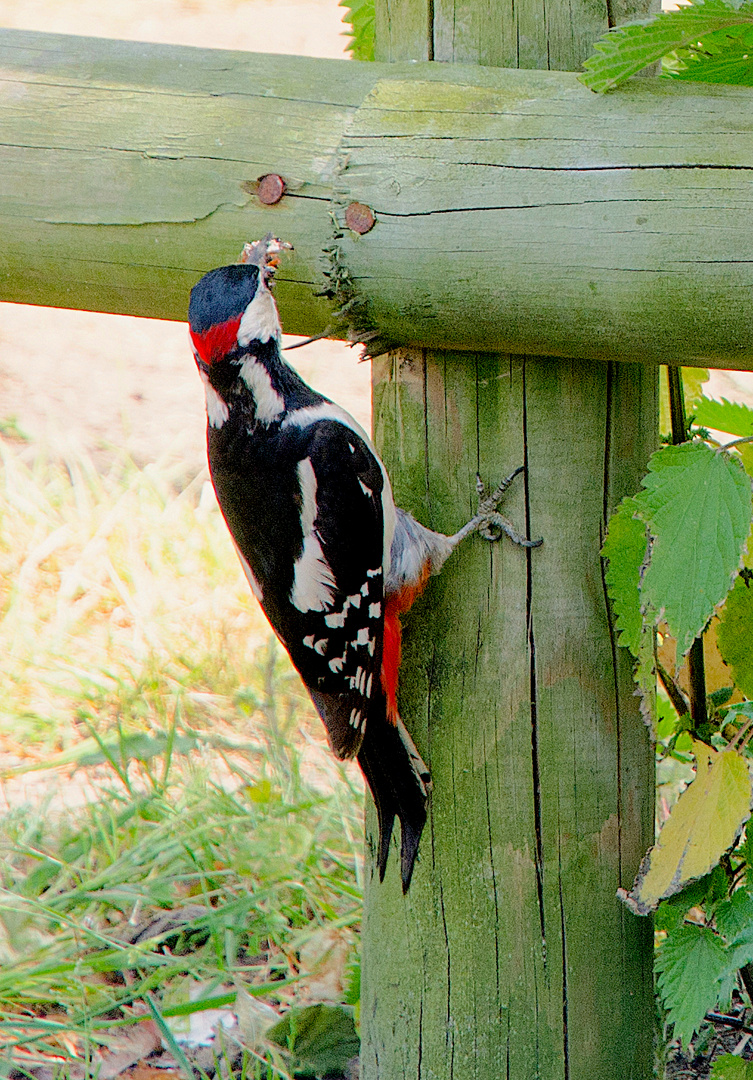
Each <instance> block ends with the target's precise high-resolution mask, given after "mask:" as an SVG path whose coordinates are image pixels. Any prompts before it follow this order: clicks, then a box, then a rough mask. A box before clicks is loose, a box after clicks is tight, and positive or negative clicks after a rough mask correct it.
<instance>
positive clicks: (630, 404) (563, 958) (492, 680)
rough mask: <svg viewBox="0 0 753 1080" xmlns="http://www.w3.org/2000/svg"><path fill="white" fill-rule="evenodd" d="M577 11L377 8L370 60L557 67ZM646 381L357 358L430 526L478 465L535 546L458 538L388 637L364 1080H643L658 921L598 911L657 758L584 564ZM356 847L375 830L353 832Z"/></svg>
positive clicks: (401, 3)
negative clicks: (411, 810) (393, 823)
mask: <svg viewBox="0 0 753 1080" xmlns="http://www.w3.org/2000/svg"><path fill="white" fill-rule="evenodd" d="M606 25H607V11H606V9H605V10H604V11H597V10H596V9H594V7H593V5H591V6H589V5H587V4H585V3H584V4H583V5H581V6H580V7H579V6H578V5H577V4H572V3H568V4H555V5H550V4H547V5H546V6H545V5H544V4H543V2H542V0H529V2H526V0H521V2H519V3H517V4H515V5H510V4H507V3H505V4H503V3H502V2H501V0H488V2H482V0H377V35H378V39H377V55H378V58H379V59H383V60H384V59H392V60H398V59H400V60H405V59H437V60H444V61H457V60H464V61H466V62H468V61H471V62H473V61H476V62H484V63H492V64H507V65H508V66H518V64H520V66H531V67H545V66H551V67H558V68H575V67H577V66H578V65H579V64H580V62H581V60H582V59H583V57H584V55H586V54H587V51H588V48H589V46H590V44H591V42H592V41H593V39H594V38H595V37H596V36H597V35H598V33H600V32H601V31H602V30H603V29H604V28H605V27H606ZM657 415H658V408H657V375H656V371H655V370H651V369H650V368H649V367H647V366H638V365H627V364H625V365H623V364H602V363H595V362H588V361H578V360H572V361H570V360H566V361H563V360H558V359H552V358H545V357H522V356H500V355H496V354H473V353H451V352H429V351H427V350H412V351H401V352H396V353H393V354H390V355H388V356H384V357H381V358H379V359H378V360H377V361H375V363H374V418H375V433H376V439H377V443H378V445H379V447H380V449H381V451H382V453H383V454H384V457H385V461H386V464H387V467H388V469H389V470H390V473H391V476H392V479H393V485H394V488H395V495H396V499H397V501H398V502H399V503H400V504H401V505H403V506H405V507H406V508H407V509H410V510H411V511H412V512H413V513H415V514H416V516H417V517H419V519H420V520H421V521H423V522H425V523H426V524H428V525H431V526H433V527H435V528H439V529H442V530H444V531H451V530H453V529H455V528H457V527H458V526H459V525H461V524H462V523H463V521H465V520H466V519H467V517H469V516H470V515H471V514H472V513H473V510H474V505H475V490H474V477H475V473H476V471H477V469H478V470H479V471H480V472H481V474H482V476H483V477H484V479H485V480H486V481H487V483H496V481H498V480H499V479H500V478H501V477H502V476H503V475H505V474H506V473H507V472H509V471H510V470H511V469H512V468H514V467H515V466H517V465H519V464H525V465H526V474H525V477H524V478H521V479H520V480H518V481H516V484H515V486H514V487H513V488H512V489H511V491H510V493H509V499H508V502H507V506H506V512H507V513H508V514H509V516H510V517H511V518H512V520H513V521H514V522H515V523H516V524H517V525H518V526H519V527H523V528H525V529H527V530H528V535H530V536H543V537H544V540H545V543H544V546H543V547H542V548H539V549H538V550H534V551H531V552H525V551H523V550H521V549H519V548H515V547H513V546H512V544H510V543H508V542H507V541H504V542H502V543H500V544H497V545H495V546H489V545H487V544H486V543H485V542H484V541H482V540H480V539H474V540H471V541H469V542H468V543H467V544H466V545H464V547H463V548H462V549H461V550H460V551H459V552H458V553H457V554H456V555H455V556H453V559H452V560H451V562H450V563H449V564H448V565H447V567H446V568H445V570H444V571H443V574H442V576H441V577H440V578H437V579H435V580H433V581H432V582H431V584H430V586H429V588H428V589H427V592H426V594H425V595H424V597H423V598H422V599H421V600H420V601H419V602H418V603H417V604H416V605H415V606H414V609H413V610H412V612H411V614H410V616H409V617H408V618H407V619H406V622H405V647H404V661H403V668H402V683H401V699H400V704H401V712H402V714H403V717H404V719H405V721H406V723H407V725H408V727H409V728H410V729H411V731H412V732H413V735H414V738H415V740H416V743H417V745H418V747H419V749H420V751H421V753H422V755H423V756H424V757H425V759H426V761H427V763H428V764H429V765H430V767H431V770H432V774H433V779H434V792H433V795H432V800H431V808H430V810H431V814H430V820H429V823H428V825H427V828H426V831H425V833H424V837H423V841H422V845H421V861H420V864H419V865H418V867H417V870H416V873H415V876H414V879H413V885H412V887H411V890H410V893H409V895H408V896H407V897H406V898H403V896H402V895H401V892H400V888H399V883H398V875H397V870H396V868H397V865H398V860H397V857H395V858H393V859H392V860H391V862H390V867H389V870H388V876H387V879H386V881H385V883H384V884H383V885H380V884H379V882H378V881H376V880H372V881H371V882H370V883H369V885H368V889H367V897H366V915H365V924H364V934H363V962H364V978H363V997H362V1009H361V1016H362V1036H363V1047H362V1076H363V1077H364V1080H408V1078H410V1080H429V1078H431V1080H451V1078H456V1080H499V1078H506V1080H534V1078H541V1080H648V1077H649V1076H651V1075H653V1073H652V1065H653V1032H654V1022H653V1015H654V1014H653V984H652V947H653V940H652V937H653V935H652V927H651V924H650V921H649V920H645V919H644V920H639V919H637V918H636V917H635V916H633V915H631V914H630V913H628V912H627V911H626V910H625V909H624V907H622V905H621V904H620V903H619V902H618V901H617V899H616V897H615V893H616V890H617V888H618V887H619V886H620V885H624V886H629V885H630V884H631V883H632V880H633V877H634V874H635V872H636V870H637V867H638V863H639V860H640V857H641V855H642V854H643V852H644V851H645V850H646V849H647V848H648V846H649V845H650V843H651V842H652V839H653V752H652V749H651V746H650V742H649V738H648V732H647V730H646V728H645V726H644V724H643V722H642V719H641V716H640V712H639V708H638V702H637V699H636V698H635V697H634V695H633V685H632V680H631V674H630V667H629V661H628V659H627V657H626V656H625V654H624V652H623V651H622V650H618V649H617V648H616V645H615V641H614V633H613V630H612V625H611V621H610V616H609V608H608V604H607V600H606V593H605V588H604V580H603V572H602V571H603V568H602V565H601V561H600V558H599V549H600V545H601V542H602V539H603V535H604V527H605V522H606V520H607V517H608V515H609V513H610V512H611V510H612V509H613V508H614V506H615V505H616V504H617V503H618V502H619V500H620V499H621V497H622V496H623V495H624V494H627V493H630V492H632V491H634V490H635V489H636V487H637V485H638V482H639V480H640V477H641V475H642V474H643V472H644V470H645V463H646V460H647V458H648V456H649V454H650V452H651V451H652V450H653V449H654V448H655V446H656V418H657ZM368 825H369V828H370V829H371V831H372V833H373V831H374V827H375V823H374V821H373V820H370V822H369V823H368Z"/></svg>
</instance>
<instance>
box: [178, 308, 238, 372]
mask: <svg viewBox="0 0 753 1080" xmlns="http://www.w3.org/2000/svg"><path fill="white" fill-rule="evenodd" d="M240 324H241V317H240V315H239V316H238V318H237V319H228V321H227V322H224V323H220V324H219V326H211V327H210V328H209V330H207V332H206V333H205V334H195V333H194V332H193V330H191V331H190V334H191V341H192V342H193V344H194V348H195V349H196V352H197V353H198V354H199V356H200V357H201V359H202V360H203V361H204V363H205V364H212V363H214V361H215V360H221V359H222V357H223V356H225V354H226V353H229V352H230V350H231V349H233V348H235V346H236V345H237V344H238V327H239V326H240Z"/></svg>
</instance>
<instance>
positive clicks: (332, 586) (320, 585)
mask: <svg viewBox="0 0 753 1080" xmlns="http://www.w3.org/2000/svg"><path fill="white" fill-rule="evenodd" d="M298 483H299V484H300V488H301V531H302V532H303V551H302V552H301V554H300V555H299V557H298V559H297V560H296V563H295V567H294V568H293V588H292V589H291V592H290V602H291V604H292V605H293V607H297V608H298V610H299V611H326V610H327V609H328V608H330V607H331V605H332V600H333V598H334V596H335V592H336V591H337V584H336V582H335V578H334V575H333V573H332V570H331V568H330V565H329V563H328V562H327V560H326V559H325V557H324V552H323V551H322V545H321V544H320V542H319V537H318V536H317V535H316V530H315V528H314V523H315V522H316V515H317V505H316V473H315V472H314V466H313V465H312V464H311V458H303V460H302V461H299V462H298Z"/></svg>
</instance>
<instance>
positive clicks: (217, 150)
mask: <svg viewBox="0 0 753 1080" xmlns="http://www.w3.org/2000/svg"><path fill="white" fill-rule="evenodd" d="M609 6H610V17H611V14H612V10H611V9H612V8H620V6H621V5H620V4H619V3H618V4H617V5H613V4H610V5H609ZM626 6H631V0H627V5H626ZM633 6H634V5H633ZM597 8H598V5H593V4H591V3H586V4H584V5H583V11H587V12H590V13H591V14H592V15H593V19H594V20H595V22H599V21H601V22H603V21H604V20H603V19H602V13H601V12H599V11H597ZM471 9H474V10H475V11H476V14H478V15H479V20H480V19H481V14H479V13H485V14H484V15H483V17H484V18H488V19H492V16H494V19H496V17H497V14H499V13H500V12H503V11H504V12H507V13H508V14H509V13H510V12H511V11H512V12H513V14H514V17H515V18H516V19H521V20H523V23H525V25H524V26H523V30H522V31H521V32H520V33H517V34H516V33H512V34H508V35H507V37H506V38H505V39H504V42H503V44H504V45H505V47H506V46H507V45H508V44H510V43H512V44H515V43H520V42H523V41H528V42H531V41H534V43H535V41H536V40H539V39H537V38H536V33H537V32H538V31H540V29H541V26H544V25H545V26H546V27H547V34H548V32H549V31H548V28H549V27H555V29H557V28H559V29H560V31H561V33H562V37H563V40H565V39H566V43H569V45H572V46H573V48H574V50H575V53H577V54H578V56H579V57H580V59H582V56H583V51H584V49H586V50H587V49H588V48H590V44H591V43H592V42H593V40H594V37H595V33H594V32H593V27H590V28H589V27H588V26H587V27H586V28H585V29H583V28H578V27H577V26H575V28H574V30H573V32H572V33H570V30H571V29H573V27H571V23H572V24H575V23H576V22H577V18H578V7H577V4H576V3H575V2H574V0H569V2H568V3H565V4H560V5H559V6H558V5H557V3H547V5H546V15H547V18H546V19H544V18H543V15H542V12H543V10H544V8H543V5H542V7H541V11H539V9H538V8H536V6H535V4H533V3H529V4H527V3H526V2H525V0H516V4H515V5H510V4H509V3H496V0H489V2H486V0H485V2H484V3H483V4H482V3H480V2H479V3H476V4H474V2H473V0H454V3H453V2H451V0H434V2H432V3H427V4H425V3H423V0H421V2H420V3H419V2H415V3H414V2H413V0H408V2H404V3H402V4H401V3H399V2H398V0H389V2H381V3H378V4H377V21H378V23H379V20H381V26H382V30H381V31H380V34H381V35H382V39H383V40H384V41H388V42H389V49H387V48H385V47H383V54H384V55H385V56H386V57H387V58H389V59H397V60H408V59H411V58H419V57H420V56H431V57H432V58H435V59H443V60H444V59H446V60H457V59H460V58H463V57H462V55H461V53H462V49H463V48H465V47H466V44H467V42H466V43H465V44H464V39H463V34H464V29H463V27H464V25H470V23H471V22H472V20H471V19H470V18H469V17H466V18H465V24H464V22H463V15H465V16H468V13H469V12H470V11H471ZM482 9H483V12H482ZM385 12H386V13H387V14H389V15H390V18H391V17H392V15H395V19H394V20H393V21H392V22H390V21H389V20H387V22H386V23H385V18H386V16H385ZM427 12H431V14H432V17H433V15H434V14H438V16H441V18H439V20H438V21H437V22H436V23H435V24H433V26H432V29H431V49H429V48H428V46H427V45H426V42H425V41H424V39H425V38H426V37H427V30H428V29H429V23H430V20H429V18H428V16H427ZM573 12H575V14H573ZM390 13H391V14H390ZM396 13H397V14H396ZM448 13H449V14H448ZM455 14H457V15H458V18H457V19H456V18H455V17H454V16H455ZM450 15H452V18H450ZM618 15H619V12H618ZM398 16H399V17H398ZM401 18H402V19H403V21H402V22H401V21H400V19H401ZM479 25H480V23H479ZM508 29H509V27H508ZM518 29H520V27H519V28H518ZM378 30H379V25H378ZM597 32H600V31H597ZM378 36H379V35H378ZM495 40H496V39H494V38H493V37H491V36H490V35H486V38H485V39H484V49H492V51H493V48H494V41H495ZM489 42H491V43H492V44H491V45H489ZM416 43H418V44H416ZM540 44H541V42H540ZM569 45H568V47H569ZM425 46H426V47H425ZM550 46H551V48H550ZM563 48H564V46H563ZM416 49H418V52H417V51H415V50H416ZM422 49H423V50H424V51H421V50H422ZM553 49H554V46H553V45H552V43H551V42H550V40H549V38H547V41H546V42H544V43H543V44H542V47H541V48H540V49H539V54H540V55H538V54H537V56H535V57H534V58H533V60H534V61H535V63H534V65H533V66H539V67H541V66H545V65H546V63H547V61H549V60H550V59H551V58H552V57H553V58H554V62H557V56H558V54H557V53H556V51H552V50H553ZM534 51H535V50H534ZM565 52H566V50H565ZM387 54H388V55H387ZM500 55H506V54H504V52H503V51H501V52H500ZM562 55H564V54H559V56H560V61H559V66H561V67H574V66H577V64H578V63H579V62H580V59H578V57H574V56H573V55H569V54H568V55H566V56H565V60H564V61H562V60H561V57H562ZM490 62H491V63H500V62H503V61H502V60H500V58H499V56H491V54H490ZM507 62H512V61H510V60H508V61H507ZM554 62H553V65H554ZM751 130H753V100H752V99H751V94H750V91H749V90H748V89H746V88H732V87H708V86H702V85H700V84H696V85H695V86H693V85H682V86H679V85H664V84H658V83H656V82H652V81H651V80H645V81H641V80H635V81H633V83H631V84H630V86H629V87H628V88H627V89H625V90H620V91H619V92H617V93H614V94H611V95H608V96H605V97H596V96H595V95H593V94H591V93H590V92H589V91H587V90H586V89H585V88H584V87H583V86H582V85H580V84H579V83H578V81H577V79H576V76H575V75H574V74H572V73H569V72H566V71H542V70H535V71H534V70H505V69H501V68H491V67H488V68H485V67H478V66H473V65H465V64H460V63H452V64H451V65H445V64H436V63H424V62H417V63H406V62H396V63H374V64H356V63H351V62H342V61H325V60H310V59H304V58H294V57H285V56H262V55H249V54H241V53H231V52H221V51H207V50H197V49H186V48H178V47H166V46H153V45H141V44H133V43H125V42H115V41H105V40H87V39H80V38H67V37H61V36H53V35H44V34H31V33H25V32H18V31H0V172H1V174H2V183H0V230H1V231H2V238H3V239H2V244H0V299H3V300H10V301H16V302H20V303H36V304H49V305H57V306H61V307H79V308H89V309H92V310H101V311H115V312H121V313H124V314H134V315H146V316H152V317H156V318H172V319H184V318H185V312H186V303H187V296H188V291H189V289H190V287H191V286H192V285H193V284H194V282H195V281H196V279H197V278H198V277H199V275H200V274H201V273H202V272H203V271H205V270H206V269H208V268H210V267H212V266H218V265H221V264H223V263H227V262H229V261H231V260H232V259H234V258H235V257H236V255H237V253H238V251H239V249H240V246H241V243H242V242H243V241H244V240H249V239H255V238H257V237H260V236H263V235H264V234H265V233H267V232H268V231H272V232H274V233H275V234H277V235H278V236H280V237H282V238H283V239H285V240H287V241H289V242H291V243H293V244H294V245H295V249H296V250H295V254H294V257H293V258H292V259H291V260H290V261H289V262H286V264H285V265H284V266H283V267H282V268H281V272H280V275H279V278H278V284H277V297H278V303H279V306H280V311H281V316H282V322H283V325H284V326H285V328H286V330H288V331H290V332H294V333H301V334H304V335H313V334H316V333H318V332H321V331H323V330H324V329H325V328H328V327H329V328H330V333H331V334H332V336H338V335H346V334H348V333H350V334H352V335H354V336H356V337H366V336H368V337H371V335H374V334H376V335H377V336H376V337H372V338H371V341H370V347H371V349H372V351H373V352H374V354H376V353H377V352H378V351H381V350H386V349H387V347H388V346H390V345H391V344H395V345H396V346H399V347H398V348H395V349H394V350H393V351H391V352H386V351H385V352H383V354H382V355H381V356H379V357H378V358H377V359H376V360H375V363H374V372H375V387H374V428H375V439H376V442H377V445H378V447H379V449H380V451H381V453H382V454H383V456H384V458H385V461H386V464H387V466H388V469H389V471H390V474H391V477H392V480H393V486H394V489H395V492H396V496H397V501H398V502H399V503H400V504H401V505H403V506H405V508H406V509H409V510H411V511H412V512H413V513H415V514H416V516H417V517H419V518H420V519H421V520H422V521H423V522H424V523H425V524H427V525H430V526H433V527H435V528H441V529H443V530H444V531H448V532H449V531H451V530H452V529H454V528H457V527H458V526H459V525H460V524H462V522H463V521H464V520H466V519H467V517H469V516H470V515H471V514H472V513H473V504H474V496H475V490H474V489H475V485H474V476H475V473H476V471H477V470H479V471H481V472H482V474H483V476H484V479H485V480H486V481H487V482H495V481H497V480H499V479H500V477H501V476H503V475H505V474H506V473H509V471H510V470H511V469H512V468H513V467H514V466H517V465H519V464H525V466H526V471H525V477H524V480H523V481H522V482H521V483H520V485H518V486H514V488H513V489H511V492H510V499H509V513H510V516H511V518H512V519H513V520H514V521H515V522H516V523H518V522H519V523H523V522H525V525H526V528H527V530H528V533H529V535H532V536H533V535H535V536H539V535H543V536H544V540H545V543H544V546H543V547H542V548H540V549H538V550H537V551H535V552H530V551H528V552H523V551H521V550H520V549H513V548H512V545H507V546H504V545H496V546H494V547H489V546H488V545H484V543H483V542H481V541H477V542H474V543H469V544H468V545H466V546H465V547H464V548H463V549H461V550H460V551H459V552H458V554H457V555H456V556H453V560H452V561H451V562H450V563H449V564H448V566H447V568H446V569H445V571H444V572H443V574H442V576H441V577H440V578H439V579H437V580H436V581H433V582H431V583H430V585H429V587H428V589H427V592H426V594H425V595H424V597H423V598H422V599H421V600H419V601H418V603H417V604H416V605H415V607H414V609H413V611H412V612H411V614H410V616H409V618H408V619H407V620H406V634H405V639H404V640H405V649H404V664H403V674H402V675H401V680H402V681H401V697H400V707H401V712H402V713H403V716H404V719H405V721H406V724H407V725H408V726H409V728H410V729H411V731H412V733H413V734H414V737H415V739H416V742H417V744H418V746H419V748H420V750H421V752H422V755H423V756H424V757H425V758H426V760H427V762H428V764H429V765H430V767H431V770H432V774H433V778H434V791H433V794H432V799H431V804H430V820H429V823H428V824H427V828H426V830H425V833H424V837H423V840H422V846H421V859H420V861H419V863H418V865H417V869H416V873H415V876H414V881H413V885H412V887H411V890H410V892H409V894H408V896H407V897H403V895H402V892H401V890H400V887H399V883H398V879H397V874H396V871H395V861H396V860H394V859H391V860H390V865H389V867H388V873H387V878H386V880H385V882H384V883H383V884H381V885H380V884H379V883H378V882H376V881H374V880H369V881H367V896H366V917H365V921H364V933H363V955H364V982H363V993H362V1009H361V1018H362V1035H363V1038H362V1076H363V1077H364V1080H459V1078H461V1077H462V1080H496V1078H497V1077H499V1078H502V1077H505V1078H506V1080H544V1078H545V1080H594V1078H595V1077H598V1078H599V1080H648V1076H649V1075H650V1074H651V1066H652V1058H653V1017H654V1011H653V998H652V966H651V957H652V928H651V924H650V921H649V920H645V919H644V920H639V919H637V918H636V917H635V916H633V915H632V914H630V913H629V912H627V911H626V909H625V908H624V907H623V906H621V905H620V904H619V903H618V902H617V900H616V899H615V893H616V889H617V887H618V885H622V886H624V885H628V886H629V885H630V884H631V882H632V877H633V875H634V873H635V870H636V869H637V866H638V863H639V860H640V857H641V855H642V854H643V853H644V852H645V850H646V848H647V847H648V845H649V843H650V842H651V838H652V836H653V805H652V785H653V756H652V750H651V747H650V745H649V742H648V737H647V733H646V730H645V727H644V725H643V722H642V719H641V717H640V715H639V710H638V707H637V704H636V700H635V698H634V696H633V684H632V678H631V671H630V662H629V658H628V657H627V656H626V655H625V652H624V650H620V649H618V648H617V647H616V643H615V632H614V627H613V624H612V621H611V614H610V611H609V605H608V602H607V598H606V592H605V584H604V578H603V567H602V565H601V562H600V559H599V551H600V548H601V543H602V540H603V536H604V530H605V528H606V521H607V519H608V516H609V513H610V512H611V510H612V509H613V508H614V507H615V506H616V505H617V503H619V501H620V499H621V498H622V497H623V496H624V495H626V494H631V493H632V492H634V491H635V490H636V488H637V486H638V484H639V482H640V478H641V475H642V474H643V471H644V469H645V462H646V460H647V459H648V456H649V454H650V453H651V451H652V450H653V449H654V447H655V445H656V428H655V418H656V416H657V413H658V409H657V380H656V365H657V364H659V363H667V362H669V363H682V364H685V365H692V364H695V365H702V366H718V367H727V368H743V369H750V368H753V320H751V319H750V316H749V311H748V303H749V299H750V296H751V288H752V287H753V260H751V259H750V255H749V236H750V235H751V232H752V231H753V230H752V229H751V226H753V214H752V212H751V211H752V198H751V191H750V183H749V179H750V173H751V171H753V140H750V139H746V138H745V137H744V136H745V134H749V133H750V132H751ZM324 292H329V293H330V294H331V296H330V298H326V297H325V296H323V295H322V293H324ZM336 308H339V309H340V311H341V315H340V316H339V318H337V319H335V317H334V314H333V312H334V309H336ZM333 319H334V323H333ZM624 361H633V363H625V362H624ZM371 824H372V825H373V822H371Z"/></svg>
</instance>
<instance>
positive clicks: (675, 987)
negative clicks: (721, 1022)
mask: <svg viewBox="0 0 753 1080" xmlns="http://www.w3.org/2000/svg"><path fill="white" fill-rule="evenodd" d="M726 966H727V955H726V949H725V948H724V944H723V942H722V940H721V938H719V937H718V936H717V935H716V934H715V933H714V932H713V931H712V930H708V929H706V928H705V927H701V926H680V927H678V928H677V929H676V930H673V931H672V932H671V933H670V934H669V935H668V936H667V939H666V941H665V942H664V944H663V945H662V946H661V948H660V949H659V951H658V952H657V955H656V970H657V972H658V979H657V983H658V986H659V993H660V994H661V997H662V1002H663V1004H664V1008H665V1009H666V1010H667V1013H668V1016H667V1019H668V1021H669V1023H671V1024H674V1034H675V1038H678V1039H680V1040H681V1042H682V1044H683V1046H685V1047H687V1046H688V1044H689V1042H690V1040H691V1039H692V1038H693V1035H694V1034H695V1032H696V1031H697V1030H698V1028H699V1027H700V1026H701V1023H702V1021H703V1018H704V1016H705V1015H706V1013H707V1012H708V1011H709V1009H713V1007H714V1005H715V1003H716V999H717V996H718V993H719V988H720V980H721V978H722V976H723V975H724V973H725V970H726Z"/></svg>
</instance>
